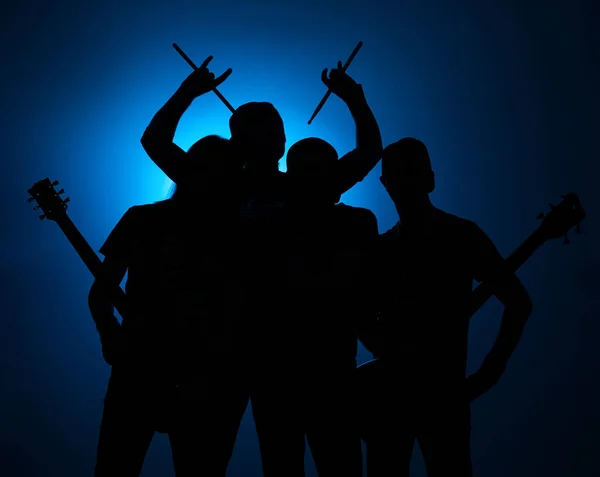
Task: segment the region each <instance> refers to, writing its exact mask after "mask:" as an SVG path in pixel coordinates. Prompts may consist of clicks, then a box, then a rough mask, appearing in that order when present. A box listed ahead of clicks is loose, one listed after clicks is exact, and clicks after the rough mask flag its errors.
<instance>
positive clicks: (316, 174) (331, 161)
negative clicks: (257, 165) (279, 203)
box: [286, 137, 340, 203]
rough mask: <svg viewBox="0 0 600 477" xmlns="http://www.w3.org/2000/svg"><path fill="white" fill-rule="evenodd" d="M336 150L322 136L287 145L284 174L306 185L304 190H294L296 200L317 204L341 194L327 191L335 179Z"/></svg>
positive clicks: (336, 198) (337, 199)
mask: <svg viewBox="0 0 600 477" xmlns="http://www.w3.org/2000/svg"><path fill="white" fill-rule="evenodd" d="M337 161H338V153H337V151H336V150H335V148H334V147H333V146H332V145H331V144H329V143H328V142H327V141H324V140H323V139H319V138H316V137H309V138H306V139H301V140H300V141H298V142H296V143H295V144H294V145H293V146H292V147H290V149H289V151H288V153H287V156H286V167H287V174H288V176H289V177H290V178H292V180H294V183H295V184H305V185H306V190H295V192H296V193H299V194H300V197H297V198H298V200H304V201H306V202H312V203H314V202H318V203H336V202H338V201H339V200H340V197H339V196H337V197H331V196H330V194H327V190H328V188H329V187H328V186H329V184H330V183H331V181H332V180H333V178H334V170H335V168H336V166H337Z"/></svg>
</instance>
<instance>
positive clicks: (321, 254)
mask: <svg viewBox="0 0 600 477" xmlns="http://www.w3.org/2000/svg"><path fill="white" fill-rule="evenodd" d="M287 219H288V222H287V227H286V231H287V232H286V233H287V239H286V244H287V247H286V260H287V267H288V268H287V278H286V279H287V283H288V288H287V292H286V297H287V298H286V301H287V304H286V308H285V310H286V315H287V316H288V317H289V319H290V320H291V326H289V327H288V332H289V333H290V336H289V337H288V339H287V340H286V341H287V342H288V345H289V348H288V352H292V353H297V354H298V356H302V357H303V359H310V358H311V357H314V358H315V359H319V360H323V359H341V360H347V359H349V358H355V357H356V351H357V338H356V333H357V330H356V327H357V323H358V320H360V319H362V318H363V316H362V314H364V313H366V311H365V306H366V303H367V301H366V292H365V287H366V286H367V283H366V279H367V274H366V273H365V264H366V255H365V254H366V252H367V251H368V252H371V247H372V244H373V243H374V241H375V239H376V238H377V233H378V231H377V220H376V218H375V216H374V215H373V213H372V212H371V211H370V210H367V209H362V208H358V207H350V206H347V205H345V204H338V205H330V206H325V207H323V208H320V209H319V211H318V212H315V213H310V212H308V213H307V212H306V211H305V212H304V213H293V212H291V213H290V214H289V215H288V217H287Z"/></svg>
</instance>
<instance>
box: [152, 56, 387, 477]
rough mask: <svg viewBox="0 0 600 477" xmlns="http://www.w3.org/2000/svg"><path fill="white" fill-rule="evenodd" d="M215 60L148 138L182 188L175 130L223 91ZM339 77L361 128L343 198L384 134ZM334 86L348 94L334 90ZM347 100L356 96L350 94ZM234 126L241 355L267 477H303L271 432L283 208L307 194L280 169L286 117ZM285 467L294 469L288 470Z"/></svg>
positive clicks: (335, 185)
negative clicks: (239, 199) (206, 98)
mask: <svg viewBox="0 0 600 477" xmlns="http://www.w3.org/2000/svg"><path fill="white" fill-rule="evenodd" d="M211 58H212V57H209V58H207V60H206V61H205V62H204V63H203V65H202V67H200V68H199V69H198V70H196V71H195V72H193V73H192V74H191V75H190V76H188V78H187V79H186V80H185V81H184V82H183V83H182V85H181V87H180V88H179V89H178V90H177V91H176V92H175V94H174V95H173V97H172V98H171V99H169V101H168V102H167V103H166V104H165V105H164V106H163V107H162V108H161V109H160V110H159V111H158V112H157V113H156V115H155V116H154V117H153V119H152V121H151V122H150V124H149V126H148V128H147V129H146V131H145V132H144V135H143V137H142V145H143V147H144V149H145V150H146V152H147V153H148V155H149V156H150V158H151V159H152V160H153V161H154V162H155V163H156V164H157V165H158V166H159V167H160V168H161V169H162V170H163V171H164V172H165V173H166V174H167V175H168V176H169V177H170V178H171V179H172V180H173V181H175V182H176V183H177V182H178V181H179V180H185V177H186V163H185V161H184V160H183V155H182V151H181V149H179V148H178V147H177V146H176V145H174V144H173V142H172V141H173V137H174V133H175V128H176V126H177V123H178V121H179V120H180V118H181V116H182V115H183V113H184V112H185V110H186V109H187V108H188V107H189V105H190V104H191V102H192V101H193V99H195V98H196V97H198V96H200V95H202V94H204V93H206V92H208V91H210V90H211V89H212V88H213V87H214V86H216V85H218V84H220V83H221V82H222V81H224V79H225V78H226V77H227V76H228V75H229V74H230V72H231V70H228V71H227V72H225V73H224V74H223V75H221V76H220V77H219V78H217V79H215V77H214V74H213V73H211V72H209V71H208V69H207V65H208V62H209V61H210V59H211ZM341 73H342V67H341V63H338V68H337V69H334V70H333V71H332V72H331V74H330V77H329V78H328V77H327V69H325V70H324V71H323V73H322V80H323V82H324V83H325V84H326V85H327V86H328V87H330V89H332V92H333V93H334V94H336V95H338V96H339V97H340V98H341V99H342V100H343V101H344V102H345V103H346V104H347V106H348V108H349V110H350V112H351V114H352V116H353V118H354V120H355V123H356V128H357V129H356V130H357V147H356V149H355V150H353V151H351V152H350V153H348V154H346V155H345V156H343V157H342V158H341V159H340V160H339V161H337V162H336V165H335V168H334V171H333V173H332V174H331V175H330V177H329V182H328V184H327V185H328V193H330V194H331V196H332V197H336V196H340V195H341V194H343V193H344V192H346V191H347V190H348V189H350V188H351V187H352V186H353V185H354V184H356V183H357V182H359V181H361V180H362V179H363V178H364V177H365V176H366V175H367V174H368V173H369V171H370V170H371V169H372V168H373V167H374V166H375V165H376V163H377V162H378V161H379V159H380V157H381V150H382V145H381V137H380V133H379V127H378V125H377V122H376V120H375V118H374V116H373V113H372V111H371V109H370V108H369V106H368V104H367V101H366V99H365V96H364V93H363V91H362V87H361V86H360V85H358V84H356V83H355V82H354V80H352V79H350V78H349V77H348V76H347V75H342V74H341ZM336 78H337V79H338V81H336ZM336 84H343V86H342V87H338V88H337V89H336ZM346 86H348V87H346ZM348 92H349V93H350V94H346V93H348ZM229 126H230V131H231V140H230V141H231V144H232V146H233V148H234V149H235V151H236V152H237V154H236V156H237V157H238V159H239V161H240V162H242V163H243V165H244V176H243V178H244V180H243V185H242V187H241V191H242V193H243V194H244V196H245V201H246V202H245V203H246V205H247V206H246V211H245V213H244V214H243V223H242V225H243V228H244V233H243V234H242V235H243V237H244V239H243V240H244V241H245V247H244V249H245V250H246V251H247V253H246V255H245V257H244V258H243V264H244V265H243V267H242V268H243V269H244V270H246V272H247V278H246V280H245V284H246V290H245V294H246V301H245V311H246V315H247V317H248V319H247V320H245V321H242V323H241V324H240V327H239V328H238V331H237V333H236V336H238V337H239V339H238V341H236V343H238V344H239V346H238V352H239V355H240V356H241V357H242V359H244V361H245V362H246V365H247V366H248V369H249V371H248V372H249V373H251V375H252V378H251V381H252V385H251V386H252V389H251V390H250V393H251V395H252V410H253V415H254V420H255V423H256V427H257V433H258V436H259V443H260V449H261V455H262V458H263V472H264V474H265V477H269V476H271V475H278V476H279V475H281V473H282V472H283V473H285V474H286V475H289V476H293V475H304V466H303V460H302V462H301V463H300V464H299V465H298V466H296V464H295V462H297V461H296V460H295V459H294V458H292V457H290V458H289V459H288V458H287V457H285V456H284V455H283V454H282V453H280V451H281V452H283V451H284V450H285V449H282V447H281V445H280V443H281V442H286V439H285V438H283V437H282V436H277V433H276V432H271V431H270V428H271V427H273V428H275V429H280V427H278V426H275V425H274V424H275V420H276V419H277V416H276V413H275V411H274V410H273V409H274V407H273V406H272V403H273V400H272V399H271V397H272V396H273V395H274V393H273V389H274V387H276V386H277V384H278V382H277V379H275V378H274V377H275V376H276V375H277V371H276V370H277V363H276V358H274V356H277V351H278V350H280V348H281V346H280V343H281V342H283V340H279V339H278V338H277V333H276V331H277V330H279V327H280V326H281V325H280V324H281V323H285V316H281V314H282V310H285V309H286V306H284V304H283V303H282V302H281V298H282V297H283V296H284V295H283V290H284V289H285V281H282V280H281V277H282V276H285V273H286V269H285V267H283V268H282V263H281V261H280V260H279V259H280V257H282V256H283V255H282V254H283V250H282V248H281V247H282V245H283V242H282V240H280V239H281V238H282V237H283V235H282V233H283V230H284V226H283V222H282V220H283V217H284V214H283V204H284V202H285V200H286V197H287V196H288V195H289V194H290V193H292V192H291V191H293V190H302V188H303V187H305V185H304V184H302V183H301V182H300V183H296V182H295V181H289V180H288V178H287V176H286V174H285V173H282V172H281V171H279V169H278V162H279V160H280V159H281V157H283V154H284V152H285V143H286V137H285V130H284V126H283V121H282V119H281V116H280V115H279V113H278V112H277V110H276V109H275V108H274V107H273V105H271V104H270V103H266V102H252V103H246V104H244V105H242V106H240V107H239V108H237V110H236V112H235V114H233V115H232V117H231V118H230V121H229ZM324 187H325V186H324ZM273 336H274V337H275V338H272V337H273ZM302 439H303V438H302ZM289 448H294V449H295V448H296V447H294V446H290V447H289ZM286 449H287V448H286ZM283 463H288V464H286V465H285V468H284V469H283V470H282V468H281V466H282V465H284V464H283ZM292 468H293V469H292Z"/></svg>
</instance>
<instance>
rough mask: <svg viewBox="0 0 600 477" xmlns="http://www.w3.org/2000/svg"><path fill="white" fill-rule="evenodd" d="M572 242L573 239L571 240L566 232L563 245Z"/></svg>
mask: <svg viewBox="0 0 600 477" xmlns="http://www.w3.org/2000/svg"><path fill="white" fill-rule="evenodd" d="M570 243H571V241H570V240H569V237H567V234H565V239H564V240H563V245H569V244H570Z"/></svg>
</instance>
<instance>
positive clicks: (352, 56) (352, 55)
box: [308, 41, 363, 124]
mask: <svg viewBox="0 0 600 477" xmlns="http://www.w3.org/2000/svg"><path fill="white" fill-rule="evenodd" d="M362 45H363V42H362V41H359V42H358V45H356V48H354V51H353V52H352V53H351V54H350V56H349V57H348V60H347V61H346V64H345V65H344V66H343V67H342V71H346V70H347V69H348V66H350V63H352V60H353V59H354V57H355V56H356V54H357V53H358V50H360V47H361V46H362ZM329 96H331V90H330V89H328V90H327V93H325V96H323V99H322V100H321V102H320V103H319V104H318V105H317V109H315V112H314V113H313V115H312V116H311V117H310V119H309V120H308V124H310V123H312V121H313V119H315V116H316V115H317V114H319V111H321V108H322V107H323V105H324V104H325V101H327V99H328V98H329Z"/></svg>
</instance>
